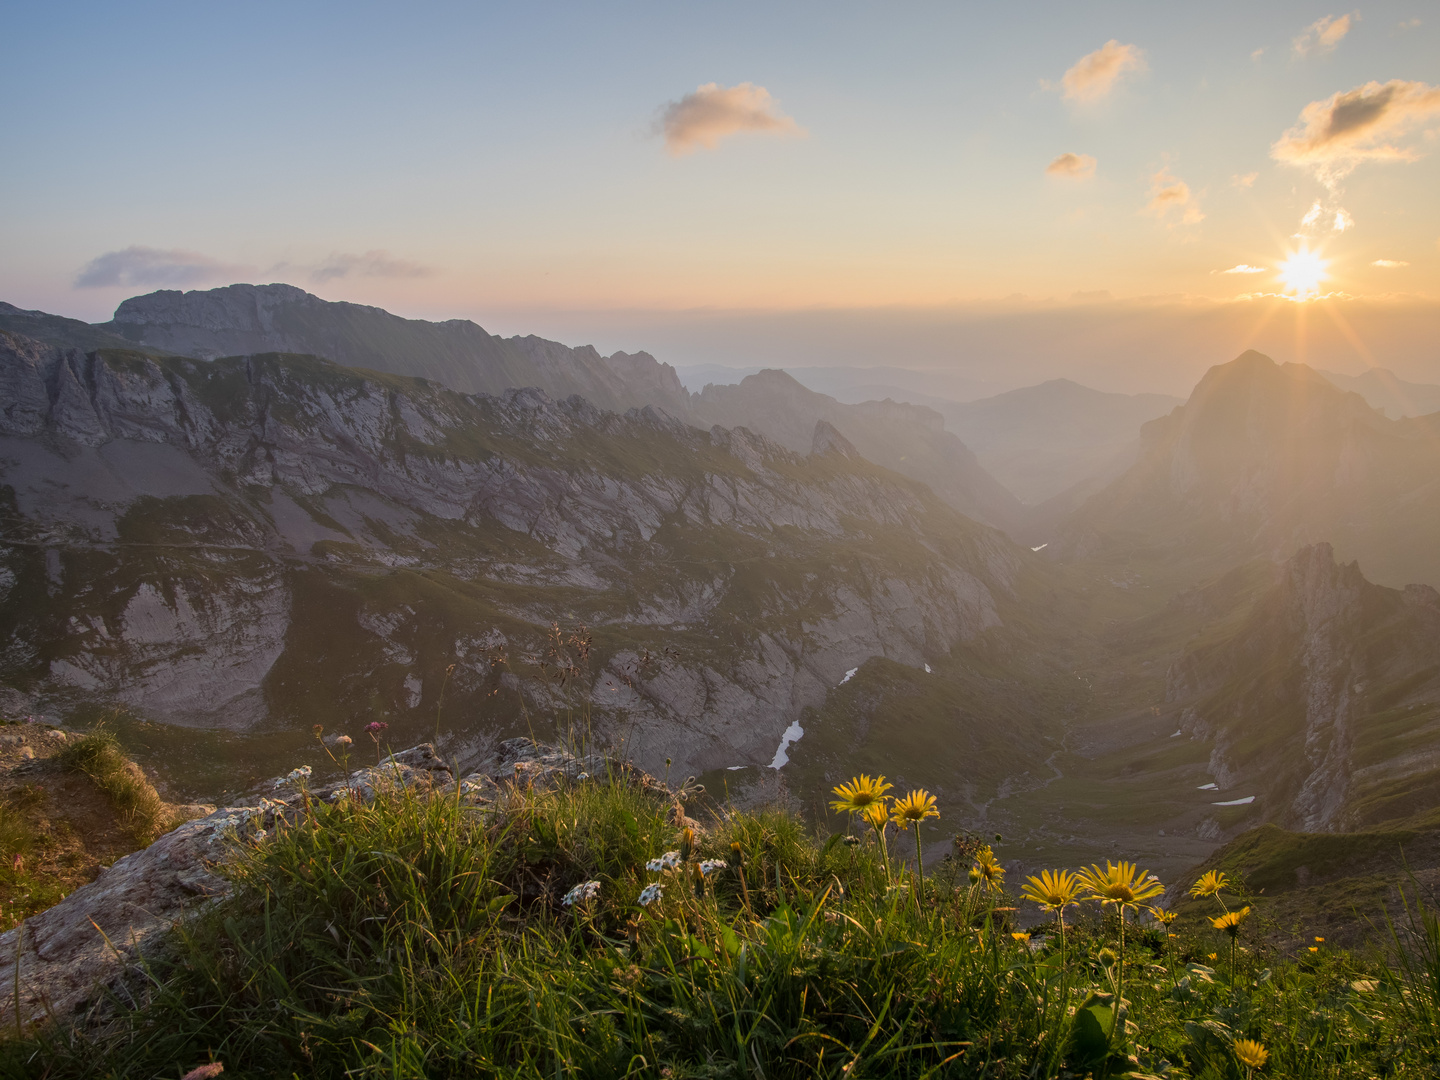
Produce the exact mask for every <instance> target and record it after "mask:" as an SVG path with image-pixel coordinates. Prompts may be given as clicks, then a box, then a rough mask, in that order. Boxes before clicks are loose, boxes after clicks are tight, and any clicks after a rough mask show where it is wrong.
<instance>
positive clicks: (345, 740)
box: [335, 735, 355, 747]
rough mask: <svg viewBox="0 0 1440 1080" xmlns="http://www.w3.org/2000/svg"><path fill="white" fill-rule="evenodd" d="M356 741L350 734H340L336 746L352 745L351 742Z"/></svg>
mask: <svg viewBox="0 0 1440 1080" xmlns="http://www.w3.org/2000/svg"><path fill="white" fill-rule="evenodd" d="M354 741H355V740H354V739H352V738H350V736H349V735H339V736H337V737H336V739H335V745H336V746H342V747H343V746H349V745H350V744H351V743H353V742H354Z"/></svg>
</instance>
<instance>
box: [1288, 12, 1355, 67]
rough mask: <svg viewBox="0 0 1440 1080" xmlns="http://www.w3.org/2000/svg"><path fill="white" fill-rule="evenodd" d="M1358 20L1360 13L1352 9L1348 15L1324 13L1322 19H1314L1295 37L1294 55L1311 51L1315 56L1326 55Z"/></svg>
mask: <svg viewBox="0 0 1440 1080" xmlns="http://www.w3.org/2000/svg"><path fill="white" fill-rule="evenodd" d="M1359 21H1360V13H1359V12H1358V11H1352V12H1351V13H1350V14H1349V15H1326V16H1325V17H1324V18H1323V19H1316V20H1315V21H1314V22H1313V23H1311V24H1310V25H1309V26H1307V27H1306V28H1305V30H1304V32H1303V33H1301V35H1300V36H1299V37H1297V38H1296V39H1295V42H1294V46H1295V55H1296V56H1309V55H1311V54H1312V53H1313V54H1315V55H1316V56H1326V55H1328V54H1330V53H1332V52H1334V51H1335V46H1337V45H1339V44H1340V41H1341V39H1342V38H1344V36H1345V35H1346V34H1348V33H1349V32H1350V28H1351V27H1352V26H1354V25H1355V24H1356V23H1357V22H1359Z"/></svg>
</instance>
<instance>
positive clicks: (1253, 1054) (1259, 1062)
mask: <svg viewBox="0 0 1440 1080" xmlns="http://www.w3.org/2000/svg"><path fill="white" fill-rule="evenodd" d="M1235 1057H1236V1058H1237V1059H1238V1060H1239V1062H1240V1064H1241V1065H1244V1066H1246V1067H1247V1068H1251V1069H1258V1068H1261V1067H1262V1066H1264V1064H1265V1062H1267V1061H1269V1060H1270V1051H1269V1050H1266V1049H1265V1046H1264V1044H1263V1043H1258V1042H1256V1041H1255V1040H1254V1039H1236V1040H1235Z"/></svg>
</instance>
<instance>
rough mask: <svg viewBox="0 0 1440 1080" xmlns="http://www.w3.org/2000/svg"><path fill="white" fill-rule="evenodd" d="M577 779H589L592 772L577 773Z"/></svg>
mask: <svg viewBox="0 0 1440 1080" xmlns="http://www.w3.org/2000/svg"><path fill="white" fill-rule="evenodd" d="M575 779H576V780H589V779H590V774H589V773H588V772H582V773H578V774H576V776H575Z"/></svg>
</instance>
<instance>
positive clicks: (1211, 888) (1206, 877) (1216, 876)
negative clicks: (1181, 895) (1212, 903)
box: [1190, 870, 1230, 896]
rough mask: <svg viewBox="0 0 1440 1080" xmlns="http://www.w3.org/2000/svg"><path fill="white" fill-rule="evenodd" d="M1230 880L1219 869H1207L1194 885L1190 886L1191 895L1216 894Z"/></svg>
mask: <svg viewBox="0 0 1440 1080" xmlns="http://www.w3.org/2000/svg"><path fill="white" fill-rule="evenodd" d="M1229 884H1230V882H1229V881H1228V880H1227V879H1226V877H1225V875H1224V874H1222V873H1221V872H1220V871H1219V870H1207V871H1206V872H1205V873H1204V874H1203V875H1202V876H1201V878H1200V880H1199V881H1197V882H1195V884H1194V885H1191V886H1190V895H1191V896H1215V895H1216V894H1218V893H1219V892H1220V890H1221V889H1224V888H1226V887H1227V886H1228V885H1229Z"/></svg>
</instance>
